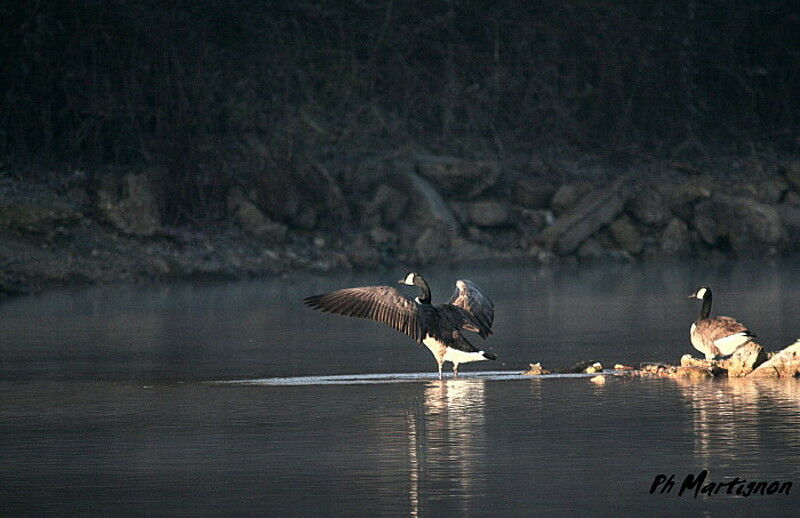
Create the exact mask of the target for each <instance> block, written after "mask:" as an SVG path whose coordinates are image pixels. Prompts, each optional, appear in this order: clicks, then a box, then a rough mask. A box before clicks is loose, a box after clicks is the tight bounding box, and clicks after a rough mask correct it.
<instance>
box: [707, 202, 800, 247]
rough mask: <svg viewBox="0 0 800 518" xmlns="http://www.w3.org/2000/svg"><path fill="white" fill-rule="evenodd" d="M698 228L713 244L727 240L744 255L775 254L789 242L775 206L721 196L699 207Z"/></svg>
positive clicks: (709, 242) (710, 243) (708, 241)
mask: <svg viewBox="0 0 800 518" xmlns="http://www.w3.org/2000/svg"><path fill="white" fill-rule="evenodd" d="M694 226H695V228H696V229H697V231H698V232H699V233H700V236H701V237H702V239H703V241H705V242H706V243H708V244H709V245H712V246H716V245H718V244H719V242H720V241H721V240H726V241H727V242H728V243H730V246H731V248H732V249H733V251H734V252H735V253H736V254H737V255H740V256H746V255H767V254H773V253H775V252H777V251H778V250H779V249H780V248H781V247H782V245H783V244H784V242H785V240H786V231H785V230H784V228H783V225H782V224H781V219H780V217H779V216H778V212H777V211H776V210H775V208H774V207H771V206H769V205H766V204H763V203H759V202H757V201H755V200H752V199H749V198H742V197H736V196H728V195H725V194H719V193H716V194H714V195H713V196H712V197H711V198H710V199H708V200H705V201H703V202H701V203H699V204H697V206H696V207H695V219H694Z"/></svg>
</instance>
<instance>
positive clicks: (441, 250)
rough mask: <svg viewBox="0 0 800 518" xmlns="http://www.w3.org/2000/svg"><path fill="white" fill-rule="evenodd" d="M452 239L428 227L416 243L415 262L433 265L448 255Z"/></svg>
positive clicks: (444, 233)
mask: <svg viewBox="0 0 800 518" xmlns="http://www.w3.org/2000/svg"><path fill="white" fill-rule="evenodd" d="M450 244H451V238H450V236H449V235H448V234H447V233H446V232H442V231H441V230H438V229H436V228H434V227H427V228H426V229H425V230H423V231H422V234H420V236H419V237H418V238H417V240H416V241H415V242H414V260H415V261H416V262H420V263H423V264H424V263H431V262H434V261H436V260H437V259H439V258H441V257H443V256H444V255H445V254H447V252H448V250H449V249H450Z"/></svg>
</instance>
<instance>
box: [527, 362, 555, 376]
mask: <svg viewBox="0 0 800 518" xmlns="http://www.w3.org/2000/svg"><path fill="white" fill-rule="evenodd" d="M529 365H530V366H531V368H530V369H528V370H526V371H525V372H523V373H522V375H523V376H540V375H542V374H550V371H549V370H546V369H544V368H542V364H541V363H531V364H529Z"/></svg>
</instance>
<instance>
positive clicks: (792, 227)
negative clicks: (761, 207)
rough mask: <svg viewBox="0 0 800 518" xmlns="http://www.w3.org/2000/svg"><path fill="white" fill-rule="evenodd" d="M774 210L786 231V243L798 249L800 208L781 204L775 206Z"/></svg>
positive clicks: (799, 243) (799, 245) (799, 244)
mask: <svg viewBox="0 0 800 518" xmlns="http://www.w3.org/2000/svg"><path fill="white" fill-rule="evenodd" d="M775 210H776V211H778V216H780V218H781V223H782V224H783V228H785V229H786V237H787V241H788V243H789V244H790V245H791V246H793V247H795V248H797V247H800V207H797V206H793V205H786V204H781V205H776V206H775Z"/></svg>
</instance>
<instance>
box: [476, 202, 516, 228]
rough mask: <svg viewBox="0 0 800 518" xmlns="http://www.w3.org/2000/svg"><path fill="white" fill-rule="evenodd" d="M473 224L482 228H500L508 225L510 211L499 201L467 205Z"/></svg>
mask: <svg viewBox="0 0 800 518" xmlns="http://www.w3.org/2000/svg"><path fill="white" fill-rule="evenodd" d="M466 212H467V216H468V219H469V221H470V222H471V223H474V224H475V225H478V226H481V227H499V226H502V225H505V224H507V223H508V219H509V210H508V207H506V206H505V205H504V204H502V203H500V202H499V201H490V200H486V201H475V202H471V203H468V204H467V210H466Z"/></svg>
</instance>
